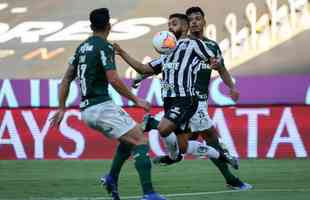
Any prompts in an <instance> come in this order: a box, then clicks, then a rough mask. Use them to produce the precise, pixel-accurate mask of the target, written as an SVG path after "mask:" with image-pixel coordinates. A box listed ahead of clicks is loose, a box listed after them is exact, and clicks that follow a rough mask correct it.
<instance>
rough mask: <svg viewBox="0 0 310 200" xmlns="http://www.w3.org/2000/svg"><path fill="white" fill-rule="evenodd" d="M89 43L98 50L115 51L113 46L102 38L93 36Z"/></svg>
mask: <svg viewBox="0 0 310 200" xmlns="http://www.w3.org/2000/svg"><path fill="white" fill-rule="evenodd" d="M88 41H89V43H91V44H92V45H94V47H95V48H97V49H106V50H110V51H111V50H113V45H112V44H111V43H110V42H108V41H107V40H105V39H103V38H101V37H98V36H91V37H89V38H88Z"/></svg>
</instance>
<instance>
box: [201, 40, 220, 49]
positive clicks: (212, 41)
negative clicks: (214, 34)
mask: <svg viewBox="0 0 310 200" xmlns="http://www.w3.org/2000/svg"><path fill="white" fill-rule="evenodd" d="M203 42H204V43H205V44H206V45H210V46H213V47H215V48H219V45H218V43H217V42H216V41H214V40H211V39H209V38H203Z"/></svg>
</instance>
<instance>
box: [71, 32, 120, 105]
mask: <svg viewBox="0 0 310 200" xmlns="http://www.w3.org/2000/svg"><path fill="white" fill-rule="evenodd" d="M69 63H70V64H72V65H73V66H74V67H76V68H77V77H78V80H79V85H80V92H81V103H80V107H81V109H84V108H86V107H89V106H91V105H95V104H98V103H102V102H104V101H107V100H111V97H110V96H109V93H108V85H109V83H108V80H107V77H106V73H105V72H106V71H107V70H110V69H116V65H115V54H114V50H113V46H112V45H111V44H110V43H108V41H106V40H104V39H102V38H100V37H98V36H91V37H89V38H88V39H87V40H85V41H84V42H83V43H81V44H80V46H79V47H78V48H77V49H76V51H75V54H74V56H73V57H72V58H71V59H70V61H69Z"/></svg>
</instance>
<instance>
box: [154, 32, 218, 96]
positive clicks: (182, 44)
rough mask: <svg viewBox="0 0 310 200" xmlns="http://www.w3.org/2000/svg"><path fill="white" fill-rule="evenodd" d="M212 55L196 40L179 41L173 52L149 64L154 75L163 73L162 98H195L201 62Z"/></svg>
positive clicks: (207, 60)
mask: <svg viewBox="0 0 310 200" xmlns="http://www.w3.org/2000/svg"><path fill="white" fill-rule="evenodd" d="M210 57H214V53H213V52H212V51H211V50H210V49H209V48H208V47H207V46H206V45H205V44H204V42H203V41H201V40H198V39H190V38H186V39H180V40H178V42H177V46H176V48H175V50H174V51H173V52H172V53H171V54H169V55H162V56H161V57H160V58H158V59H155V60H153V61H151V62H150V63H149V65H150V67H152V68H153V70H154V72H155V73H157V74H158V73H160V72H162V73H163V76H162V77H163V78H162V81H161V90H162V96H163V98H165V97H187V96H195V95H196V92H195V82H196V78H197V72H198V71H199V68H200V67H199V65H200V63H201V61H204V62H207V63H208V62H209V59H210Z"/></svg>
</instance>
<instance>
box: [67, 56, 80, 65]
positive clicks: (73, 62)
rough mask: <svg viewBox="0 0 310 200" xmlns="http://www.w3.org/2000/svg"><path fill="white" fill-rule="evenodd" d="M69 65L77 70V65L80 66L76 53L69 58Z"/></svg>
mask: <svg viewBox="0 0 310 200" xmlns="http://www.w3.org/2000/svg"><path fill="white" fill-rule="evenodd" d="M68 64H69V65H73V66H74V67H75V68H76V67H77V65H78V56H77V55H76V53H75V54H74V55H73V56H71V57H70V58H69V60H68Z"/></svg>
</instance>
